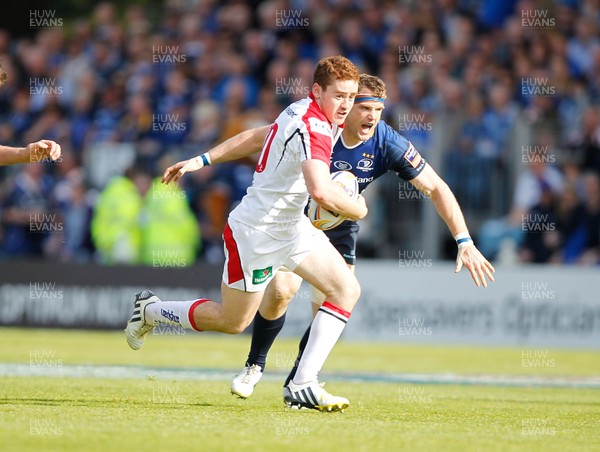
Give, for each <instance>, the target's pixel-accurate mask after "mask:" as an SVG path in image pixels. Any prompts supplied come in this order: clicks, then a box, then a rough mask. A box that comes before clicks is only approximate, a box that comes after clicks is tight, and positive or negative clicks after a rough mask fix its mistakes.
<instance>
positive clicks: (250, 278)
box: [125, 56, 367, 411]
mask: <svg viewBox="0 0 600 452" xmlns="http://www.w3.org/2000/svg"><path fill="white" fill-rule="evenodd" d="M358 80H359V74H358V71H357V69H356V67H355V66H354V65H353V64H352V63H351V62H350V61H349V60H348V59H346V58H344V57H342V56H335V57H327V58H323V59H322V60H320V61H319V63H318V64H317V66H316V68H315V72H314V77H313V85H312V88H311V92H310V95H309V97H308V98H306V99H303V100H300V101H298V102H295V103H293V104H291V105H290V106H289V107H287V108H286V109H285V110H284V111H283V112H282V113H281V114H280V115H279V117H278V118H277V120H276V121H275V123H274V124H273V125H272V126H271V127H270V130H269V132H268V134H267V136H266V139H265V141H264V144H263V147H262V153H261V155H260V157H259V160H258V163H257V166H256V172H255V174H254V179H253V182H252V185H251V186H250V187H249V188H248V192H247V194H246V195H245V196H244V198H243V199H242V201H241V202H240V204H239V205H238V206H237V207H236V208H235V209H234V210H233V211H232V212H231V214H230V215H229V218H228V222H227V225H226V227H225V231H224V232H223V238H224V241H225V265H224V270H223V281H222V284H221V297H222V303H217V302H214V301H212V300H209V299H206V298H201V299H198V300H190V301H161V300H160V299H159V298H158V297H157V296H156V295H154V294H153V293H152V292H151V291H149V290H146V291H142V292H140V293H138V294H137V295H136V298H135V301H134V312H133V315H132V317H131V319H130V320H129V322H128V324H127V326H126V328H125V335H126V339H127V342H128V344H129V346H130V347H131V348H132V349H134V350H138V349H139V348H140V347H141V346H142V345H143V343H144V340H145V338H146V335H147V333H148V332H149V331H151V330H152V328H153V327H154V326H155V325H156V324H157V323H168V324H176V325H180V326H182V327H184V328H191V329H194V330H197V331H220V332H224V333H230V334H236V333H240V332H242V331H243V330H244V329H245V328H246V327H247V326H248V325H249V324H250V323H251V321H252V319H253V318H254V316H255V314H256V311H257V310H258V307H259V305H260V303H261V300H262V298H263V293H264V291H265V288H266V287H267V286H268V284H269V282H270V281H271V279H272V278H273V277H274V276H275V274H276V273H277V272H278V271H279V269H280V268H281V267H285V268H287V269H289V270H290V271H293V272H294V273H296V274H297V275H299V276H300V277H302V278H303V279H305V280H306V281H308V282H309V283H310V284H311V285H313V286H314V287H316V288H317V289H319V290H320V291H321V292H323V293H324V295H325V297H326V301H325V302H324V303H323V304H322V305H321V307H320V308H319V311H318V312H317V314H316V315H315V317H314V319H313V322H312V324H311V333H310V337H309V338H308V342H307V345H306V348H305V350H304V353H303V355H302V359H301V361H300V363H299V365H298V369H297V371H296V374H295V376H294V379H293V380H292V381H290V383H289V384H288V385H287V387H286V388H285V391H286V403H287V404H288V406H292V407H305V408H315V409H319V410H321V411H338V410H344V409H345V408H347V407H348V406H349V401H348V400H347V399H346V398H344V397H338V396H334V395H331V394H329V393H328V392H327V391H325V390H324V389H323V387H322V386H321V385H320V384H319V382H318V373H319V371H320V370H321V368H322V366H323V364H324V363H325V360H326V359H327V356H328V355H329V352H330V351H331V349H332V348H333V346H334V345H335V343H336V342H337V340H338V338H339V337H340V335H341V333H342V331H343V329H344V327H345V325H346V323H347V321H348V319H349V317H350V313H351V311H352V308H353V307H354V305H355V303H356V301H357V300H358V297H359V295H360V286H359V284H358V281H357V280H356V278H355V276H354V274H353V273H352V271H350V269H349V268H348V267H347V266H346V264H345V262H344V260H343V258H342V257H341V255H340V254H339V253H338V252H337V251H336V250H335V248H334V247H333V246H332V245H331V243H330V242H329V240H327V238H326V236H325V235H324V234H323V232H322V231H319V230H317V229H315V228H314V227H313V226H312V225H311V224H310V221H309V220H308V218H307V217H306V215H304V207H305V206H306V203H307V200H308V195H309V194H310V196H312V198H313V199H314V200H315V201H317V202H318V203H319V204H321V205H322V206H323V207H325V208H326V209H329V210H331V211H334V212H338V213H340V214H342V215H346V216H348V217H349V218H350V219H353V220H358V219H361V218H363V217H364V216H366V214H367V207H366V204H365V201H364V198H362V197H361V196H359V197H358V199H357V200H353V199H351V198H350V197H348V196H347V194H346V192H345V191H344V189H343V188H341V187H340V186H338V185H337V184H335V183H334V182H332V180H331V177H330V173H329V163H330V159H331V151H332V148H333V145H334V143H335V141H336V140H337V139H338V137H339V135H340V133H341V131H342V128H341V126H342V125H343V123H344V120H345V119H346V116H347V115H348V113H349V112H350V109H351V108H352V105H353V102H354V97H355V96H356V93H357V90H358ZM207 164H210V160H209V156H208V155H207V154H203V155H202V156H200V157H199V158H198V165H197V166H198V168H199V167H200V166H201V165H207ZM179 165H180V166H184V165H190V163H189V162H188V161H186V162H180V163H179ZM173 174H174V173H171V176H173ZM176 174H178V173H176ZM174 178H175V177H170V176H167V177H166V178H165V182H167V183H168V182H170V180H172V179H174Z"/></svg>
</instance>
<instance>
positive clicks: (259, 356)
mask: <svg viewBox="0 0 600 452" xmlns="http://www.w3.org/2000/svg"><path fill="white" fill-rule="evenodd" d="M284 323H285V312H284V313H283V315H282V316H281V317H279V318H278V319H275V320H267V319H265V318H264V317H263V316H262V315H260V312H256V315H255V316H254V326H253V328H252V342H251V343H250V353H248V361H246V366H252V365H253V364H258V365H259V366H260V367H261V369H262V371H263V372H264V370H265V365H266V363H267V354H268V353H269V350H270V348H271V345H273V341H275V338H276V337H277V335H278V334H279V332H280V331H281V329H282V328H283V324H284Z"/></svg>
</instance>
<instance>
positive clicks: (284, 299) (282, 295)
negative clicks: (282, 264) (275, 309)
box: [273, 287, 296, 306]
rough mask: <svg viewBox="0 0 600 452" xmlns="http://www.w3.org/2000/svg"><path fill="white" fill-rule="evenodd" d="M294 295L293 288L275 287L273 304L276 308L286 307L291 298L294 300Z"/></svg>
mask: <svg viewBox="0 0 600 452" xmlns="http://www.w3.org/2000/svg"><path fill="white" fill-rule="evenodd" d="M295 294H296V291H295V290H294V288H291V287H275V290H274V296H273V298H274V300H273V301H274V302H275V304H277V306H280V305H283V306H287V305H288V304H289V302H290V300H291V299H292V298H294V295H295Z"/></svg>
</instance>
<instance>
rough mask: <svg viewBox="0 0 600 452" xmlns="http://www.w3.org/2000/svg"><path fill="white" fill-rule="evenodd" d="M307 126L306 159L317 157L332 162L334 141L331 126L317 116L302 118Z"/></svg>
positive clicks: (328, 162)
mask: <svg viewBox="0 0 600 452" xmlns="http://www.w3.org/2000/svg"><path fill="white" fill-rule="evenodd" d="M302 120H303V122H304V124H305V126H306V133H307V135H308V137H306V139H305V141H304V143H305V148H306V156H305V160H308V159H317V160H322V161H324V162H325V163H327V166H329V164H330V163H331V150H332V148H333V141H332V139H331V126H329V124H327V123H325V122H324V121H321V120H319V119H317V118H310V119H308V118H306V117H304V118H302Z"/></svg>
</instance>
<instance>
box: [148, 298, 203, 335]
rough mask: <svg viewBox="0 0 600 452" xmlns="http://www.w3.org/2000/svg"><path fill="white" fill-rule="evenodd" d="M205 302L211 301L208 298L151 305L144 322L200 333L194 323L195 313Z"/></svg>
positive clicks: (160, 302)
mask: <svg viewBox="0 0 600 452" xmlns="http://www.w3.org/2000/svg"><path fill="white" fill-rule="evenodd" d="M205 301H209V300H208V298H200V299H199V300H191V301H159V302H156V303H151V304H149V305H148V306H146V311H145V312H144V320H145V321H146V322H147V323H149V324H150V325H156V324H157V323H166V324H169V325H179V326H181V327H183V328H187V329H190V330H196V331H200V330H199V329H198V328H197V327H196V324H195V322H194V316H193V313H194V309H196V306H198V305H199V304H202V303H204V302H205Z"/></svg>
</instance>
